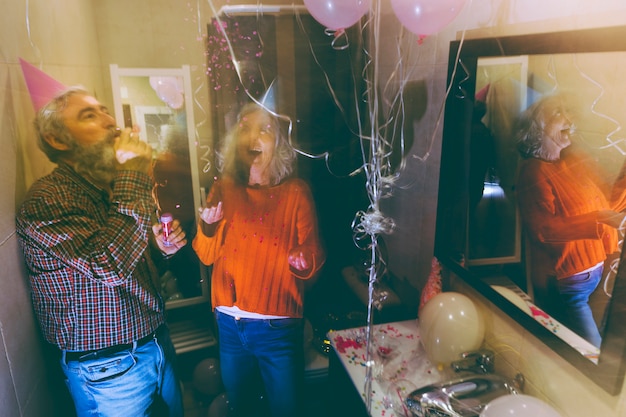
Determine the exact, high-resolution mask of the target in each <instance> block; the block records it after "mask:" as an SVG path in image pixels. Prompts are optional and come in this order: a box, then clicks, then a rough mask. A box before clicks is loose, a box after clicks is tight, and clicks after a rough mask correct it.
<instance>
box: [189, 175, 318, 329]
mask: <svg viewBox="0 0 626 417" xmlns="http://www.w3.org/2000/svg"><path fill="white" fill-rule="evenodd" d="M219 201H222V206H223V209H224V218H223V219H222V220H221V221H220V222H219V223H218V224H217V225H216V227H214V228H213V230H212V231H210V232H208V233H209V235H207V234H205V232H203V229H204V230H205V231H206V230H207V227H206V225H205V226H204V227H203V222H202V221H201V222H200V224H199V225H198V233H197V234H196V237H195V238H194V240H193V248H194V250H195V251H196V253H197V254H198V257H199V258H200V260H201V261H202V262H203V263H204V264H205V265H213V273H212V276H211V300H212V306H213V308H215V307H218V306H237V307H239V308H240V309H242V310H246V311H250V312H255V313H261V314H268V315H278V316H289V317H302V312H303V292H304V280H306V279H309V278H311V277H313V276H314V275H315V273H317V271H319V269H320V268H321V266H322V265H323V263H324V260H325V257H324V253H323V251H322V248H321V246H320V242H319V237H318V229H317V218H316V215H315V205H314V202H313V198H312V196H311V192H310V190H309V187H308V186H307V184H306V183H305V182H304V181H302V180H299V179H290V180H287V181H285V182H284V183H282V184H280V185H277V186H275V187H244V186H241V185H237V184H236V183H235V182H234V181H233V180H231V179H227V178H225V179H223V180H217V181H216V182H215V183H214V185H213V187H212V188H211V193H210V194H209V197H208V198H207V207H210V206H212V205H217V203H218V202H219ZM296 247H298V248H299V249H301V250H302V251H303V252H308V253H309V254H310V256H311V259H312V260H313V266H312V267H311V269H309V270H307V271H302V272H300V271H297V270H295V269H293V268H291V267H290V266H289V263H288V262H287V257H288V254H289V251H290V250H291V249H293V248H296Z"/></svg>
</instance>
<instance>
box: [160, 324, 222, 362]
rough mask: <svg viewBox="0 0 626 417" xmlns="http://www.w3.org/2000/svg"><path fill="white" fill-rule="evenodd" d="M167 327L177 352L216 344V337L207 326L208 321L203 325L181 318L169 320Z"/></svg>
mask: <svg viewBox="0 0 626 417" xmlns="http://www.w3.org/2000/svg"><path fill="white" fill-rule="evenodd" d="M169 328H170V335H171V338H172V343H173V344H174V348H175V349H176V353H177V354H180V353H186V352H191V351H194V350H198V349H204V348H208V347H212V346H215V345H216V344H217V339H215V336H214V335H213V331H212V330H211V329H210V328H209V327H208V323H207V325H205V326H204V325H199V324H198V323H196V322H194V321H192V320H181V321H175V322H170V323H169Z"/></svg>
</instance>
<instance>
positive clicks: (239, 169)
mask: <svg viewBox="0 0 626 417" xmlns="http://www.w3.org/2000/svg"><path fill="white" fill-rule="evenodd" d="M295 158H296V154H295V151H294V149H293V148H292V147H291V145H290V144H289V143H288V141H287V140H286V139H285V137H284V136H283V135H282V134H281V131H280V127H279V123H278V120H277V118H276V117H274V116H272V115H271V114H270V113H269V112H267V111H266V110H265V109H264V108H262V107H260V106H258V105H256V104H248V105H246V106H245V107H244V108H243V109H242V111H241V112H240V114H239V116H238V121H237V125H236V126H235V127H234V128H233V129H232V131H231V132H230V133H229V134H228V135H227V137H226V138H225V141H224V144H223V148H222V152H221V153H220V161H219V168H220V171H221V173H222V177H221V178H220V179H217V180H216V181H215V183H214V184H213V187H212V188H211V192H210V194H209V196H208V198H207V205H206V208H204V209H202V212H201V219H202V220H201V221H200V224H199V226H198V233H197V235H196V237H195V239H194V241H193V248H194V250H195V251H196V253H197V254H198V257H199V258H200V260H201V261H202V262H203V263H204V264H206V265H213V273H212V277H211V280H212V283H211V297H212V305H213V308H214V311H215V317H216V321H217V325H218V332H219V350H220V365H221V372H222V379H223V382H224V386H225V388H226V393H227V397H228V401H229V404H230V407H231V408H232V411H233V412H234V415H236V416H238V417H239V416H246V415H252V414H254V415H257V414H258V411H259V410H254V409H250V408H252V407H258V405H257V404H256V403H255V401H253V400H254V399H255V398H258V392H259V390H258V382H259V381H261V382H262V384H263V388H264V391H262V392H261V394H262V395H263V396H265V397H266V398H267V401H268V405H269V409H270V412H271V415H272V416H273V417H282V416H284V417H293V416H297V415H301V413H300V412H299V410H298V408H297V407H298V403H299V400H298V397H299V395H300V389H301V386H302V382H303V379H304V378H303V375H304V360H303V352H302V350H303V342H302V339H303V318H302V313H303V295H304V294H303V292H304V284H305V281H306V280H308V279H310V278H312V277H313V276H314V275H315V274H316V273H317V272H318V271H319V269H320V268H321V266H322V265H323V263H324V260H325V257H324V254H323V251H322V248H321V246H320V242H319V237H318V229H317V218H316V215H315V205H314V202H313V199H312V196H311V192H310V190H309V187H308V186H307V184H306V183H305V182H304V181H302V180H300V179H297V178H290V175H291V174H292V171H293V164H294V162H295ZM259 376H260V379H259ZM255 413H256V414H255Z"/></svg>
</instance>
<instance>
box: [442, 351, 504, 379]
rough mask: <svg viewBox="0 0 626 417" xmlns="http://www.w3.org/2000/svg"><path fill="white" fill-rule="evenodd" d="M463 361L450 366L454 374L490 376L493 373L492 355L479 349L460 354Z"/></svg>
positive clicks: (490, 352)
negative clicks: (469, 373)
mask: <svg viewBox="0 0 626 417" xmlns="http://www.w3.org/2000/svg"><path fill="white" fill-rule="evenodd" d="M461 357H462V358H463V359H460V360H458V361H454V362H452V363H451V364H450V366H451V367H452V370H454V372H463V371H469V372H473V373H475V374H492V373H493V372H494V371H495V363H494V357H495V356H494V353H493V352H492V351H491V350H487V349H480V350H475V351H471V352H465V353H463V354H461Z"/></svg>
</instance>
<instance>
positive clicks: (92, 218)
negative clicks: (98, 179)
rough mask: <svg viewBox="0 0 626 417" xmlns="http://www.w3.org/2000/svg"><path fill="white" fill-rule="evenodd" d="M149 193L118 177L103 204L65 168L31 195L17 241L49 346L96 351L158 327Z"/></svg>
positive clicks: (145, 182) (160, 307) (144, 183)
mask: <svg viewBox="0 0 626 417" xmlns="http://www.w3.org/2000/svg"><path fill="white" fill-rule="evenodd" d="M151 189H152V181H151V179H150V177H149V176H148V175H146V174H143V173H140V172H137V171H121V172H119V173H118V174H117V177H116V179H115V182H114V186H113V193H112V197H111V198H110V197H109V195H108V193H107V192H105V191H103V190H101V189H99V188H97V187H95V186H94V185H93V184H91V183H90V182H88V181H87V180H85V178H83V177H82V176H81V175H79V174H77V173H76V172H75V171H74V170H73V169H72V168H71V167H69V166H67V165H65V164H61V165H59V167H57V168H56V169H55V170H54V171H53V172H52V173H51V174H49V175H48V176H46V177H43V178H41V179H40V180H38V181H37V182H36V183H35V184H33V186H32V187H31V189H30V191H29V193H28V195H27V197H26V200H25V201H24V203H23V204H22V205H21V207H20V209H19V211H18V213H17V235H18V238H19V242H20V245H21V247H22V250H23V253H24V259H25V261H26V266H27V269H28V273H29V275H30V282H31V290H32V300H33V304H34V309H35V313H36V315H37V318H38V320H39V324H40V326H41V329H42V332H43V334H44V336H45V338H46V339H47V340H48V341H49V342H50V343H53V344H55V345H57V346H58V347H59V348H60V349H63V350H71V351H85V350H92V349H101V348H104V347H109V346H112V345H117V344H123V343H130V342H132V341H133V340H137V339H140V338H141V337H143V336H146V335H147V334H149V333H150V332H152V331H154V330H156V328H157V327H158V326H159V325H161V324H162V323H163V322H164V321H165V319H164V304H163V301H162V299H161V297H160V296H159V294H158V291H157V289H156V287H155V285H154V282H155V281H156V279H157V277H156V274H157V272H156V268H155V267H154V264H153V263H152V260H151V259H150V250H149V247H148V245H149V242H148V240H149V237H150V235H151V233H152V231H151V215H152V214H153V213H154V209H155V206H154V200H153V198H152V195H151Z"/></svg>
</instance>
